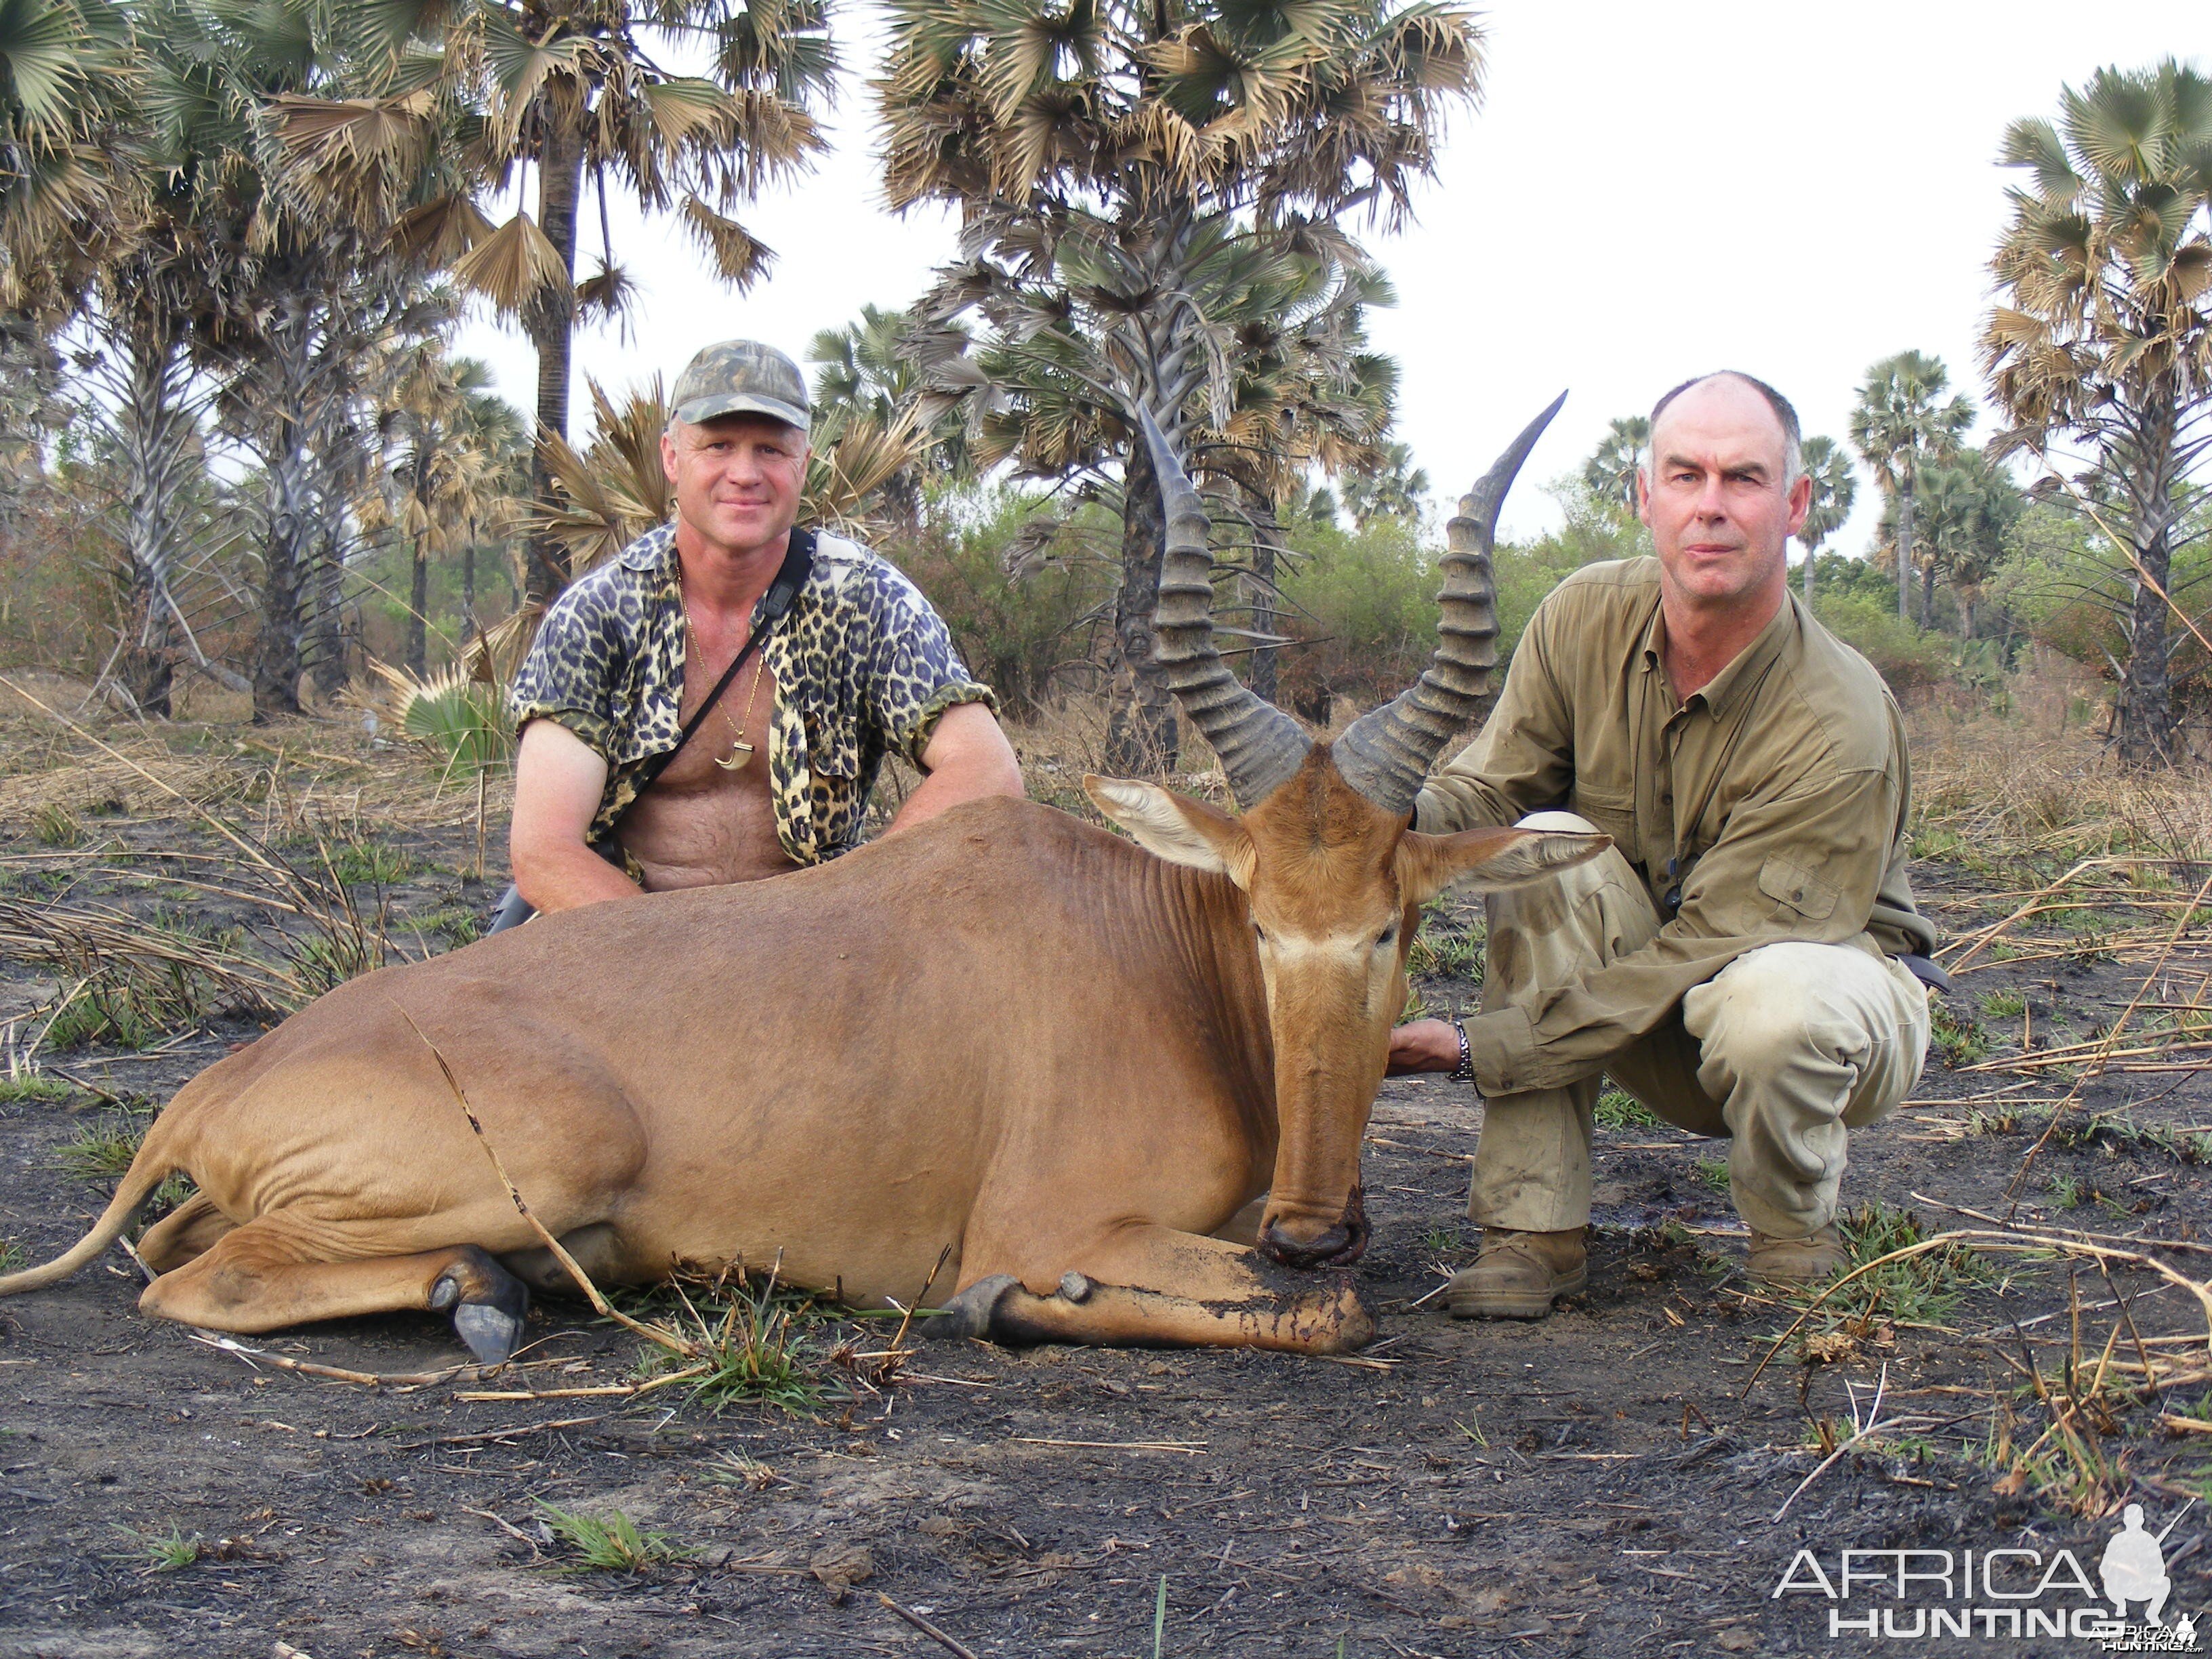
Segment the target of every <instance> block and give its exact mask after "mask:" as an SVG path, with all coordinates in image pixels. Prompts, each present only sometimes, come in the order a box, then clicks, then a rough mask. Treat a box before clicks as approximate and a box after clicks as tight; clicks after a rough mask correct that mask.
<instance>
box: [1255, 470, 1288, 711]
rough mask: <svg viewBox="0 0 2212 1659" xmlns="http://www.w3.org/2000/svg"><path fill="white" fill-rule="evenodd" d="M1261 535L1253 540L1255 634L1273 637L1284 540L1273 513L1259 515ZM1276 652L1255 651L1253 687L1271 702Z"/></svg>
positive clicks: (1259, 648) (1258, 648)
mask: <svg viewBox="0 0 2212 1659" xmlns="http://www.w3.org/2000/svg"><path fill="white" fill-rule="evenodd" d="M1255 529H1256V530H1257V532H1258V533H1257V534H1256V535H1255V536H1254V538H1252V543H1253V545H1252V574H1253V576H1254V577H1255V580H1254V581H1253V583H1252V631H1253V632H1254V633H1255V634H1272V633H1273V632H1274V631H1275V567H1276V556H1275V555H1276V550H1277V548H1278V546H1279V544H1280V543H1281V541H1282V539H1283V527H1282V526H1281V525H1280V524H1279V523H1278V522H1277V521H1276V519H1275V515H1274V514H1273V513H1262V514H1261V515H1259V516H1258V518H1257V519H1256V520H1255ZM1275 667H1276V650H1275V647H1273V646H1272V645H1260V646H1256V647H1255V648H1254V649H1253V652H1252V672H1251V678H1250V684H1251V687H1252V690H1254V692H1255V693H1256V694H1257V695H1259V696H1262V697H1265V698H1266V699H1267V701H1268V702H1274V700H1275V678H1276V676H1275Z"/></svg>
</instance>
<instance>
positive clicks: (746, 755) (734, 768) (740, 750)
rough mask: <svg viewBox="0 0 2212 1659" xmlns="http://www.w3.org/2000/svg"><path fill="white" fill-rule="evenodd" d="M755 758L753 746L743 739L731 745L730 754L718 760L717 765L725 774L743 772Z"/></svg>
mask: <svg viewBox="0 0 2212 1659" xmlns="http://www.w3.org/2000/svg"><path fill="white" fill-rule="evenodd" d="M752 757H753V746H752V744H749V743H747V742H746V741H745V740H744V738H738V740H737V741H736V742H734V743H732V744H731V745H730V752H729V753H728V754H726V755H724V756H722V757H720V758H719V759H717V760H716V761H715V763H714V764H715V765H717V766H719V767H720V768H721V769H723V770H724V771H725V772H742V771H743V770H744V766H745V763H746V762H747V761H749V760H750V759H751V758H752Z"/></svg>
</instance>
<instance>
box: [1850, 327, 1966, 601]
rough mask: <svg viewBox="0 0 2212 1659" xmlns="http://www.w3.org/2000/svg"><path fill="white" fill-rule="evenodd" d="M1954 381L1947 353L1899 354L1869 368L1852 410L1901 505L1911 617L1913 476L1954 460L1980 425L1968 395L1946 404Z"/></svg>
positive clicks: (1877, 468)
mask: <svg viewBox="0 0 2212 1659" xmlns="http://www.w3.org/2000/svg"><path fill="white" fill-rule="evenodd" d="M1950 384H1951V372H1950V370H1948V369H1947V368H1944V367H1943V360H1942V358H1940V357H1931V356H1927V355H1926V354H1925V353H1923V352H1918V351H1900V352H1899V353H1898V354H1897V356H1894V357H1885V358H1883V359H1882V360H1881V362H1878V363H1876V364H1875V365H1874V366H1873V367H1872V368H1869V369H1868V370H1867V378H1866V384H1865V385H1864V386H1861V387H1860V388H1859V398H1858V406H1857V408H1856V409H1854V410H1852V411H1851V442H1852V444H1853V445H1854V446H1856V447H1857V450H1858V452H1859V456H1860V459H1863V460H1864V461H1865V462H1866V464H1867V465H1868V466H1869V467H1871V468H1872V469H1873V470H1874V476H1875V482H1876V483H1879V484H1880V485H1881V488H1882V489H1883V492H1884V493H1885V494H1887V495H1889V496H1891V497H1892V499H1893V501H1895V502H1896V505H1897V539H1896V546H1895V551H1896V555H1897V614H1898V617H1899V620H1901V621H1905V622H1910V621H1911V619H1912V570H1913V527H1914V526H1913V499H1912V497H1913V487H1914V481H1915V479H1916V477H1917V475H1918V472H1919V470H1920V468H1921V467H1922V466H1923V465H1925V464H1926V463H1927V462H1928V461H1929V460H1931V459H1933V460H1939V461H1940V460H1942V459H1945V458H1946V457H1948V455H1949V454H1950V453H1951V451H1952V449H1953V448H1954V447H1955V446H1956V445H1957V443H1958V441H1959V439H1960V437H1961V436H1962V435H1964V434H1965V432H1966V428H1968V427H1970V426H1972V424H1973V423H1974V406H1973V405H1972V404H1970V403H1968V402H1967V401H1966V398H1963V397H1954V398H1951V399H1950V400H1949V401H1948V402H1943V401H1941V400H1942V396H1943V393H1944V392H1945V391H1946V390H1948V387H1949V386H1950ZM1923 620H1924V619H1923Z"/></svg>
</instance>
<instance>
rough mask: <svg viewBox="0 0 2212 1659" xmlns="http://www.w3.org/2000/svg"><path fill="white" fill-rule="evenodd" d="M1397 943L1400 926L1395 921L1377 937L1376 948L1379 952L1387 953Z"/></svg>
mask: <svg viewBox="0 0 2212 1659" xmlns="http://www.w3.org/2000/svg"><path fill="white" fill-rule="evenodd" d="M1397 942H1398V924H1397V923H1396V922H1395V921H1394V922H1392V923H1391V924H1390V925H1389V927H1385V928H1384V929H1383V931H1382V933H1379V934H1377V935H1376V939H1375V948H1376V950H1378V951H1387V950H1389V948H1390V947H1391V946H1392V945H1395V944H1396V943H1397Z"/></svg>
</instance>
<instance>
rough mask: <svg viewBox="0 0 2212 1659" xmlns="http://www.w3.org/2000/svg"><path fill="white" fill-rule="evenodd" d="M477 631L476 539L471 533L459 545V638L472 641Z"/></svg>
mask: <svg viewBox="0 0 2212 1659" xmlns="http://www.w3.org/2000/svg"><path fill="white" fill-rule="evenodd" d="M476 631H477V538H476V537H475V535H474V534H473V533H471V535H470V537H469V538H468V539H467V540H466V541H465V542H463V543H462V544H461V637H462V639H463V640H464V641H466V640H470V639H473V638H474V637H475V636H476Z"/></svg>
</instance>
